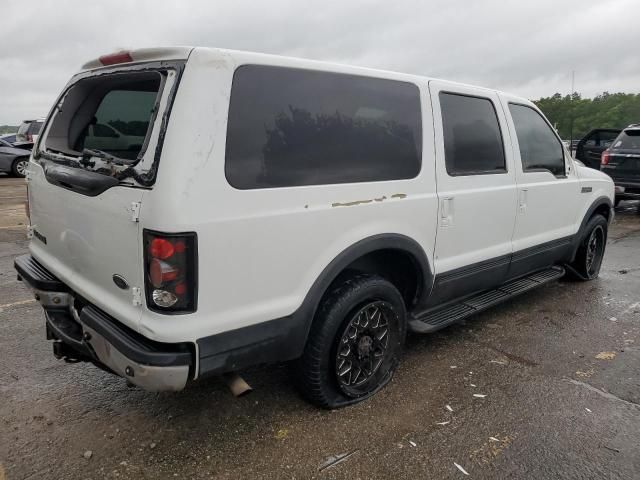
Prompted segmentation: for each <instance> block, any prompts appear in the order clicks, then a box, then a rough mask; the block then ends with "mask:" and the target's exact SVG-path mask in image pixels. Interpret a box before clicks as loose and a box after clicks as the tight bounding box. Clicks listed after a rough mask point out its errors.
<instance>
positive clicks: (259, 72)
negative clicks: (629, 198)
mask: <svg viewBox="0 0 640 480" xmlns="http://www.w3.org/2000/svg"><path fill="white" fill-rule="evenodd" d="M97 125H106V126H110V127H112V128H113V129H116V130H117V131H118V132H121V133H122V134H124V135H127V136H132V137H139V138H141V139H142V141H140V142H130V143H122V142H120V139H119V138H118V137H116V136H106V137H103V138H102V139H101V143H100V144H99V146H98V145H96V143H92V142H94V140H93V139H92V136H95V133H96V132H97V130H96V126H97ZM110 138H112V139H113V141H112V142H110V141H109V139H110ZM28 182H29V202H30V213H31V227H30V231H31V233H32V237H33V238H32V240H31V243H30V254H28V255H25V256H23V257H18V259H17V260H16V262H15V265H16V269H17V271H18V273H19V276H20V277H21V278H22V279H23V280H24V281H25V282H26V283H27V284H28V285H29V286H30V287H31V288H32V289H33V290H34V291H35V294H36V298H38V299H39V300H40V302H41V303H42V305H43V307H44V310H45V315H46V329H47V335H48V338H49V339H51V340H52V341H53V346H54V354H55V355H56V356H57V357H58V358H65V359H68V360H74V361H75V360H85V361H90V362H93V363H95V364H97V365H99V366H101V367H103V368H106V369H107V370H109V371H111V372H113V373H115V374H117V375H120V376H122V377H124V378H126V379H127V381H128V382H130V383H132V384H136V385H139V386H140V387H143V388H146V389H149V390H180V389H182V388H184V387H185V386H186V385H187V384H188V383H189V382H193V381H197V380H200V379H202V378H204V377H207V376H210V375H218V374H222V373H226V372H236V371H238V370H241V369H242V368H245V367H247V366H250V365H254V364H259V363H271V362H281V361H288V360H295V365H296V372H297V376H298V383H299V385H300V388H301V391H302V393H303V394H304V395H305V397H306V398H308V399H309V400H310V401H312V402H313V403H315V404H317V405H320V406H322V407H330V408H333V407H337V406H342V405H347V404H350V403H354V402H357V401H360V400H363V399H365V398H367V397H369V396H370V395H372V394H374V393H375V392H377V391H378V390H379V389H381V388H382V387H383V386H384V385H385V384H386V383H387V382H388V381H389V380H390V379H391V377H392V375H393V373H394V371H395V369H396V366H397V364H398V361H399V359H400V354H401V351H402V347H403V343H404V340H405V335H406V332H407V331H411V332H417V333H429V332H433V331H435V330H437V329H439V328H442V327H445V326H447V325H450V324H452V323H454V322H457V321H459V320H461V319H463V318H466V317H468V316H469V315H472V314H474V313H476V312H478V311H481V310H483V309H486V308H488V307H490V306H492V305H495V304H496V303H499V302H501V301H504V300H506V299H510V298H512V297H513V296H514V295H517V294H519V293H522V292H525V291H527V290H529V289H531V288H534V287H536V286H538V285H541V284H543V283H546V282H549V281H552V280H555V279H557V278H559V277H561V276H562V275H564V274H565V272H566V271H568V272H570V273H571V274H572V275H573V276H574V277H577V278H580V279H583V280H590V279H593V278H595V277H597V276H598V272H599V269H600V265H601V262H602V258H603V254H604V249H605V243H606V237H607V228H608V222H609V221H610V220H611V218H612V216H613V213H612V202H613V198H614V191H613V183H612V182H611V179H610V178H608V177H607V176H606V175H604V174H602V173H600V172H598V171H595V170H593V169H589V168H585V167H582V166H580V165H577V164H576V163H575V162H574V161H573V160H572V158H571V156H570V155H569V154H568V153H567V151H566V149H565V148H563V145H562V142H561V140H560V138H558V136H557V134H556V132H555V131H554V129H553V128H552V127H551V126H550V125H549V124H548V122H547V120H546V119H545V118H544V116H543V115H542V114H541V113H540V111H539V110H538V109H537V108H536V106H535V105H534V104H532V103H531V102H529V101H528V100H525V99H523V98H519V97H515V96H513V95H508V94H505V93H501V92H497V91H494V90H489V89H485V88H478V87H473V86H468V85H460V84H457V83H452V82H446V81H441V80H433V79H429V78H423V77H419V76H414V75H405V74H400V73H391V72H384V71H377V70H370V69H366V68H356V67H349V66H344V65H333V64H327V63H321V62H314V61H307V60H300V59H294V58H283V57H276V56H270V55H262V54H255V53H246V52H235V51H227V50H219V49H211V48H166V49H145V50H135V51H131V52H118V53H116V54H112V55H106V56H104V57H101V58H99V59H97V60H94V61H91V62H89V63H87V64H86V65H84V67H83V68H82V70H81V71H80V72H79V73H78V74H77V75H75V76H74V77H73V78H72V79H71V81H70V82H69V84H68V85H67V86H66V87H65V89H64V91H63V92H62V94H61V96H60V98H59V99H58V100H57V102H56V104H55V106H54V107H53V109H52V111H51V113H50V114H49V116H48V117H47V120H46V124H45V127H44V130H43V134H42V136H41V138H39V140H38V142H37V144H36V146H35V148H34V151H33V157H32V160H31V163H30V165H29V171H28Z"/></svg>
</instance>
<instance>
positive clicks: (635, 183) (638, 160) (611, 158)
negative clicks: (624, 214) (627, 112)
mask: <svg viewBox="0 0 640 480" xmlns="http://www.w3.org/2000/svg"><path fill="white" fill-rule="evenodd" d="M600 169H601V170H602V171H603V172H605V173H607V174H608V175H609V176H610V177H611V178H612V179H613V181H614V183H615V185H616V205H617V204H618V203H619V202H620V201H621V200H640V124H634V125H629V126H628V127H627V128H625V129H624V130H622V132H620V134H619V135H618V136H617V137H616V139H615V140H614V141H613V143H612V144H611V146H610V147H609V148H608V149H607V150H605V151H604V152H602V158H601V162H600Z"/></svg>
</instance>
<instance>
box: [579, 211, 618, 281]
mask: <svg viewBox="0 0 640 480" xmlns="http://www.w3.org/2000/svg"><path fill="white" fill-rule="evenodd" d="M608 226H609V224H608V222H607V219H606V218H604V217H603V216H602V215H595V216H594V217H593V218H592V219H591V220H589V223H587V226H586V227H585V229H584V234H583V236H582V239H581V240H580V246H579V247H578V252H577V253H576V258H575V260H574V261H573V263H572V264H571V268H572V269H573V270H574V272H573V273H574V277H576V278H577V279H579V280H583V281H588V280H593V279H595V278H597V277H598V275H599V274H600V267H601V266H602V259H603V257H604V251H605V247H606V245H607V230H608Z"/></svg>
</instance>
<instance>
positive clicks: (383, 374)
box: [297, 274, 407, 408]
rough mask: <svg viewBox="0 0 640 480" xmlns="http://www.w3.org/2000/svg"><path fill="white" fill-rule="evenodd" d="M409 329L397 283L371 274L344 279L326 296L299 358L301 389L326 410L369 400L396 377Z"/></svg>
mask: <svg viewBox="0 0 640 480" xmlns="http://www.w3.org/2000/svg"><path fill="white" fill-rule="evenodd" d="M406 328H407V327H406V310H405V305H404V301H403V299H402V295H400V292H398V290H397V289H396V288H395V287H394V286H393V284H391V283H390V282H388V281H387V280H385V279H383V278H381V277H379V276H377V275H369V274H358V275H355V276H353V277H351V278H350V279H348V280H346V281H345V282H344V283H342V284H341V285H339V286H338V287H337V288H335V289H334V290H333V291H331V292H330V293H329V294H328V295H326V296H325V298H324V300H323V301H322V303H321V305H320V306H319V308H318V312H317V314H316V316H315V318H314V321H313V324H312V326H311V331H310V332H309V337H308V339H307V344H306V346H305V349H304V353H303V354H302V357H301V358H300V359H299V360H298V362H297V377H298V386H299V388H300V391H301V393H302V394H303V396H304V397H305V398H306V399H307V400H309V401H310V402H311V403H313V404H315V405H317V406H320V407H323V408H336V407H342V406H346V405H350V404H353V403H357V402H361V401H363V400H364V399H366V398H369V397H370V396H371V395H373V394H374V393H376V392H377V391H379V390H380V389H381V388H382V387H384V386H385V385H386V384H387V383H388V382H389V381H390V380H391V378H392V377H393V373H394V372H395V370H396V368H397V366H398V363H399V359H400V354H401V352H402V347H403V346H404V340H405V337H406V331H407V330H406ZM354 373H355V377H354V376H353V375H354ZM347 375H348V376H347Z"/></svg>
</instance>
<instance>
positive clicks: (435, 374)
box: [0, 176, 640, 480]
mask: <svg viewBox="0 0 640 480" xmlns="http://www.w3.org/2000/svg"><path fill="white" fill-rule="evenodd" d="M24 195H25V188H24V183H23V182H22V181H20V180H17V179H9V178H7V177H1V176H0V480H5V478H6V479H9V480H14V479H58V478H59V479H101V478H109V479H113V478H118V479H122V478H132V479H165V478H167V479H173V478H180V479H191V478H193V479H200V478H217V479H227V478H229V479H231V478H255V479H259V478H278V479H280V478H282V479H285V478H286V479H288V478H298V479H306V478H318V479H347V478H348V479H359V478H360V479H370V478H393V479H401V478H411V479H418V478H419V479H422V478H438V479H448V478H452V479H462V478H483V479H493V478H516V479H521V478H571V479H573V478H575V479H578V478H607V479H634V478H636V479H637V478H640V373H639V372H640V214H639V213H638V205H637V204H632V203H630V202H623V203H622V204H621V206H620V208H618V209H617V212H616V220H615V223H614V224H613V226H612V228H611V230H610V235H609V244H608V249H607V254H606V257H605V263H604V265H603V268H602V272H601V276H600V278H599V279H598V280H596V281H594V282H590V283H574V282H570V281H564V280H563V281H560V282H554V283H551V284H548V285H546V286H544V287H541V288H540V289H538V290H536V291H533V292H530V293H528V294H525V295H524V296H521V297H518V298H516V299H515V300H513V301H511V302H509V303H506V304H504V305H501V306H499V307H496V308H494V309H492V310H490V311H487V312H485V313H483V314H480V315H477V316H476V317H474V318H473V319H471V320H469V321H467V322H466V323H464V324H461V325H456V326H453V327H450V328H448V329H446V330H444V331H441V332H439V333H437V334H434V335H431V336H425V337H420V336H414V337H410V338H409V341H408V345H407V348H406V353H405V356H404V359H403V362H402V364H401V367H400V369H399V371H398V373H397V374H396V376H395V378H394V380H393V382H391V384H390V385H389V386H388V387H387V388H385V389H384V390H383V391H382V392H380V393H379V394H378V395H376V396H375V397H374V398H373V399H371V400H369V401H367V402H365V403H363V404H360V405H357V406H354V407H350V408H346V409H342V410H336V411H322V410H317V409H315V408H314V407H312V406H310V405H308V404H306V403H305V402H304V401H303V400H302V399H301V398H300V397H299V395H298V394H297V392H296V390H295V389H294V388H293V386H292V384H291V374H290V370H289V368H288V367H287V366H286V365H277V366H269V367H260V368H256V369H252V370H251V371H248V372H246V374H245V375H244V376H245V378H246V380H247V381H248V382H249V383H250V384H251V385H252V386H253V387H254V389H255V390H254V392H253V393H252V394H250V395H248V396H246V397H242V398H239V399H236V398H234V397H232V396H231V394H230V393H229V392H228V390H227V388H226V387H225V386H224V385H223V384H222V383H221V382H219V381H216V380H211V381H206V382H202V383H197V384H195V385H193V386H191V388H189V389H187V390H185V391H183V392H180V393H174V394H168V393H162V394H159V393H148V392H144V391H142V390H139V389H130V388H127V387H126V385H125V382H124V381H123V380H122V379H120V378H117V377H113V376H110V375H108V374H106V373H104V372H102V371H100V370H98V369H97V368H95V367H93V366H90V365H86V364H66V363H64V362H62V361H58V360H56V359H55V358H54V357H53V355H52V353H51V345H50V344H49V342H47V341H46V340H45V338H44V327H43V315H42V311H41V309H40V307H39V306H38V304H36V303H35V302H34V301H33V300H32V299H31V296H30V294H29V292H28V291H27V289H26V288H25V287H24V286H23V285H22V284H21V283H20V282H17V281H16V278H15V273H14V271H13V267H12V264H13V258H14V257H15V256H17V255H19V254H22V253H23V252H25V251H26V241H25V230H26V227H25V223H26V219H25V218H24V209H23V206H22V203H21V202H23V200H24ZM456 464H457V465H459V466H460V467H461V469H459V468H458V467H457V466H456ZM463 470H464V471H465V472H467V473H468V477H467V476H466V475H465V473H463Z"/></svg>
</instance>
